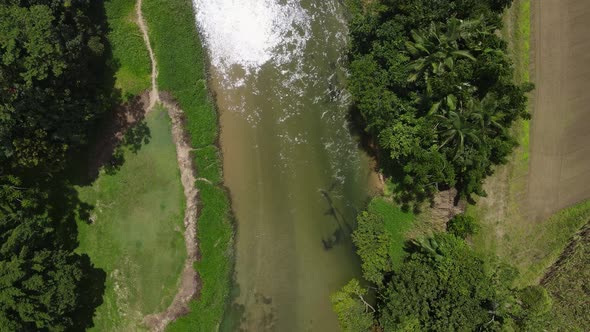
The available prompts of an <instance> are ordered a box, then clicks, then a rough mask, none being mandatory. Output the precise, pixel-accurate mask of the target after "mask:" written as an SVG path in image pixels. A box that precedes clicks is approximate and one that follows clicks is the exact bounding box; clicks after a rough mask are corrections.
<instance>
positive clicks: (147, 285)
mask: <svg viewBox="0 0 590 332" xmlns="http://www.w3.org/2000/svg"><path fill="white" fill-rule="evenodd" d="M105 9H106V14H107V20H108V24H109V32H108V38H109V43H110V45H111V50H112V55H113V62H114V66H115V68H116V72H115V79H116V81H115V88H116V89H118V90H119V91H120V98H121V100H120V102H121V103H123V102H126V101H128V100H130V99H131V98H132V97H134V96H137V95H139V94H140V93H142V92H143V91H145V90H147V89H148V88H149V87H150V84H151V82H150V71H151V65H150V60H149V55H148V51H147V48H146V47H145V44H144V41H143V38H142V36H141V32H140V30H139V27H138V26H137V24H136V13H135V1H134V0H109V1H106V2H105ZM103 125H104V124H103ZM134 129H136V130H131V131H130V132H129V133H132V134H140V136H139V137H134V138H131V136H130V139H126V140H124V142H123V144H122V145H121V146H120V147H118V148H117V149H116V156H117V159H119V161H120V163H119V164H120V165H119V166H117V167H114V168H110V167H106V168H103V169H102V170H101V171H100V173H99V175H98V178H97V179H95V180H94V181H93V183H92V184H90V185H88V186H83V187H78V188H77V190H78V193H79V197H80V199H81V201H83V202H84V203H86V204H87V205H88V206H89V207H91V209H90V211H89V216H85V217H84V218H82V217H81V218H80V220H79V221H78V229H79V235H78V239H79V242H80V246H79V248H78V251H79V252H81V253H86V254H88V255H89V256H90V257H91V259H92V262H93V263H94V264H95V265H96V266H97V267H99V268H101V269H103V270H104V271H105V272H106V274H107V279H106V285H105V293H104V295H103V303H102V305H101V306H100V307H98V308H97V311H96V313H95V317H94V328H93V330H95V331H130V330H133V331H135V330H141V329H143V328H144V327H143V325H142V320H143V317H144V316H145V315H147V314H151V313H155V312H159V311H162V310H164V309H165V308H166V307H167V306H168V305H169V304H170V302H171V301H172V299H173V297H174V295H175V293H176V289H177V286H178V282H179V277H180V275H181V272H182V268H183V265H184V260H185V258H186V249H185V245H184V238H183V232H184V225H183V218H184V204H185V202H184V193H183V188H182V184H181V182H180V171H179V169H178V164H177V161H176V150H175V145H174V142H173V140H172V133H171V124H170V119H169V117H168V114H167V113H166V111H165V110H164V109H163V108H161V107H156V108H155V109H154V110H152V111H151V112H150V114H148V115H147V117H146V119H145V121H141V122H140V123H139V124H138V125H137V127H135V128H134ZM138 138H140V139H139V140H138ZM96 139H98V140H101V139H106V138H101V137H97V138H96ZM126 141H129V142H126ZM131 141H133V142H131ZM125 143H132V144H125Z"/></svg>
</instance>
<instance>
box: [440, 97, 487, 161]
mask: <svg viewBox="0 0 590 332" xmlns="http://www.w3.org/2000/svg"><path fill="white" fill-rule="evenodd" d="M471 106H472V105H471V104H470V103H469V104H468V105H467V106H463V105H461V106H460V107H458V108H457V109H456V110H448V111H447V112H446V114H444V115H441V114H436V115H434V117H435V118H436V119H438V120H439V121H438V123H437V124H436V126H437V129H438V133H439V136H440V137H441V138H442V139H444V141H443V142H442V143H441V144H440V146H439V147H438V149H439V150H440V149H442V148H443V147H445V146H446V145H447V144H449V145H450V146H454V147H455V149H454V150H455V152H454V158H453V159H454V160H455V159H457V158H459V157H461V156H462V155H463V153H464V152H465V146H468V145H469V146H478V145H479V144H481V141H482V140H481V138H480V135H481V128H482V126H481V124H482V119H481V114H479V113H478V112H476V111H474V109H473V108H472V107H471Z"/></svg>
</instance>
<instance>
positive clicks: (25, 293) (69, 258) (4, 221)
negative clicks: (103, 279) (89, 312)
mask: <svg viewBox="0 0 590 332" xmlns="http://www.w3.org/2000/svg"><path fill="white" fill-rule="evenodd" d="M39 195H40V194H39V193H38V192H37V191H35V190H27V189H24V188H19V187H17V186H16V185H15V186H12V187H7V186H3V187H2V188H1V189H0V197H1V198H2V204H1V205H0V243H2V245H1V246H0V326H3V327H4V328H7V329H9V330H12V331H27V330H28V331H30V330H49V331H65V330H67V329H68V328H71V327H73V326H74V324H75V322H74V314H75V312H76V311H77V310H78V309H79V307H80V306H81V303H82V300H81V299H80V296H79V293H78V292H79V290H78V288H79V285H80V283H81V282H82V280H83V278H84V273H83V270H82V259H81V256H79V255H77V254H74V253H72V252H69V251H67V250H63V249H61V248H60V246H59V244H58V243H56V241H55V230H54V224H53V222H52V221H51V220H50V218H49V217H48V214H47V212H46V211H44V209H43V208H42V207H41V206H39V205H38V204H37V200H38V199H39V198H40V196H39Z"/></svg>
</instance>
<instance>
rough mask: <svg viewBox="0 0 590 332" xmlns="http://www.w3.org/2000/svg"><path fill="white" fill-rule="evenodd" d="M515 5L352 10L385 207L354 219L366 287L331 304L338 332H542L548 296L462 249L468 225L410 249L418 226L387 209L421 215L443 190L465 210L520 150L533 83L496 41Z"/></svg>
mask: <svg viewBox="0 0 590 332" xmlns="http://www.w3.org/2000/svg"><path fill="white" fill-rule="evenodd" d="M511 3H512V1H511V0H507V1H494V0H488V1H471V0H459V1H450V0H442V1H436V2H432V1H404V0H401V1H375V2H366V1H357V0H351V1H349V2H348V5H349V9H350V11H351V19H350V22H351V23H350V33H351V37H352V43H351V54H350V56H351V63H350V71H351V77H350V90H351V93H352V95H353V101H354V104H355V108H356V112H358V113H359V114H360V119H361V121H362V122H363V125H364V127H365V129H366V131H367V133H368V134H369V136H370V137H371V139H372V141H373V145H374V146H375V147H376V151H377V152H376V153H377V156H378V160H379V166H380V167H381V168H382V171H383V172H384V173H385V174H386V175H390V176H391V178H392V179H393V185H392V186H391V188H387V189H388V190H386V191H387V192H389V193H391V196H392V198H393V199H391V198H389V197H386V198H375V199H374V200H373V202H371V204H370V205H369V207H368V209H367V211H365V212H362V213H361V214H360V215H359V217H358V228H357V229H356V230H355V232H354V234H353V240H354V242H355V245H356V246H357V252H358V254H359V256H360V257H361V259H362V262H363V265H362V268H363V277H364V279H365V280H366V281H367V282H368V285H367V284H363V283H361V282H359V281H357V280H352V281H351V282H350V283H349V284H347V285H346V286H345V287H344V288H342V289H341V290H340V291H339V292H337V293H335V294H334V295H333V296H332V303H333V307H334V310H335V311H336V313H337V315H338V317H339V321H340V324H341V327H342V328H343V329H344V330H345V331H368V330H383V331H422V330H424V331H434V330H436V331H439V330H470V331H471V330H485V331H496V330H506V329H508V330H525V331H526V330H539V329H540V328H542V327H543V326H546V324H547V316H548V315H547V314H548V313H549V312H550V310H551V303H552V300H551V296H550V295H549V293H548V292H547V290H546V289H545V288H544V287H543V286H541V285H525V286H520V287H518V286H515V280H516V279H517V277H518V270H517V269H515V268H514V267H511V266H510V265H507V264H506V263H505V262H503V261H501V260H499V259H498V258H496V257H495V256H494V255H493V254H490V253H489V252H486V253H482V252H479V251H475V250H474V249H473V248H472V247H471V245H470V244H469V242H468V241H467V240H465V238H468V239H469V238H471V236H473V235H474V234H476V233H477V232H478V230H479V226H478V221H477V220H476V219H475V218H473V217H472V216H470V215H458V216H456V217H454V218H453V219H452V220H450V221H449V223H448V224H447V232H446V233H434V234H432V235H430V236H427V237H422V238H414V239H409V240H406V238H405V236H404V234H405V233H406V231H407V230H408V229H410V228H411V227H412V225H413V224H415V223H416V221H415V220H414V218H412V217H402V216H401V215H400V214H402V213H403V212H401V211H400V209H399V208H397V207H395V204H394V202H397V203H398V204H401V206H402V208H404V209H409V208H412V207H413V208H414V209H415V210H416V211H418V210H419V209H420V207H421V206H422V202H423V201H424V200H428V199H431V198H432V197H433V196H434V195H435V194H436V193H437V192H438V191H440V190H446V189H450V188H453V189H456V192H457V196H456V197H455V202H457V201H459V200H460V199H465V200H468V201H470V202H474V200H473V198H475V197H473V195H479V196H484V195H485V191H484V190H483V182H484V180H485V179H486V177H488V176H489V175H491V174H492V173H493V167H494V166H495V165H499V164H503V163H506V162H507V161H508V157H509V156H510V154H511V152H512V151H513V149H514V148H515V147H516V146H517V143H518V141H519V140H520V137H519V136H518V135H517V134H515V133H514V131H513V130H512V129H511V128H512V127H513V126H514V125H515V124H520V123H521V122H522V121H526V120H527V119H528V118H529V117H530V116H529V114H528V112H527V97H526V93H527V92H528V91H530V90H531V89H532V84H530V83H527V82H525V83H518V84H517V83H515V80H514V75H515V74H514V71H515V68H514V66H513V64H512V61H511V59H510V58H509V56H508V54H507V43H506V42H505V41H504V40H502V38H501V37H500V35H499V34H498V33H497V31H498V30H499V29H501V25H502V18H501V15H502V13H503V11H504V10H505V9H506V8H507V7H509V6H510V5H511ZM376 205H382V206H389V208H380V209H376V208H375V206H376ZM410 215H411V213H410Z"/></svg>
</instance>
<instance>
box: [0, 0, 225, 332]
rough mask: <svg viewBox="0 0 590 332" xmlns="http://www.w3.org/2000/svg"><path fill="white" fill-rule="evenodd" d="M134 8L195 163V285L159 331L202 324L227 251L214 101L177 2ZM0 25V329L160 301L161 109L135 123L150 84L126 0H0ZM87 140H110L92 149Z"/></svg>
mask: <svg viewBox="0 0 590 332" xmlns="http://www.w3.org/2000/svg"><path fill="white" fill-rule="evenodd" d="M144 6H145V9H146V12H147V13H146V16H147V17H148V21H149V23H150V24H151V25H153V28H152V26H150V34H151V35H152V37H153V41H154V44H155V51H156V56H157V57H158V60H160V76H159V83H160V86H161V87H162V88H163V89H166V90H167V91H168V92H170V94H171V95H172V96H173V97H174V98H176V99H177V100H178V103H179V104H180V106H181V107H182V108H183V109H184V110H185V112H186V120H187V121H186V125H187V131H188V132H189V134H190V135H191V142H192V144H193V146H194V148H195V152H197V151H198V153H196V154H195V161H196V164H197V166H198V168H199V175H200V178H199V189H200V190H199V192H200V203H201V206H200V208H199V210H200V215H199V223H200V225H199V230H198V231H199V242H200V250H201V253H202V254H203V257H204V258H203V259H202V260H201V261H200V262H198V263H197V266H196V267H195V268H197V269H198V272H199V275H200V277H201V281H202V283H203V291H202V292H201V294H200V295H201V296H200V298H199V299H200V300H198V301H197V300H195V301H194V302H193V306H192V308H191V309H192V311H191V314H190V315H188V316H187V317H186V318H185V319H184V320H181V321H179V322H178V323H177V324H176V325H174V326H171V327H170V329H171V330H175V329H179V330H186V326H187V324H190V325H191V328H192V329H195V328H197V329H199V330H202V331H211V330H212V329H214V328H215V326H216V325H218V324H219V320H220V319H221V316H222V312H223V307H224V305H225V303H226V298H227V296H228V292H229V279H230V271H231V259H230V258H231V254H232V253H231V247H230V243H231V239H232V227H231V224H230V222H229V220H230V219H229V200H228V198H227V196H226V193H225V190H224V188H223V187H222V185H221V167H220V161H219V155H218V152H217V148H216V146H215V143H216V136H217V121H216V112H215V109H214V108H213V106H212V103H211V102H210V99H209V96H208V93H207V88H206V76H205V72H204V70H203V68H204V62H203V61H204V55H203V51H202V49H201V46H200V42H199V40H198V36H197V32H196V28H195V26H194V21H193V10H192V6H191V3H190V2H189V1H176V2H174V1H168V2H163V1H149V2H148V1H146V3H145V4H144ZM162 6H163V7H162ZM166 10H170V11H166ZM178 17H182V18H184V23H186V24H184V25H179V24H178V20H177V18H178ZM0 32H1V36H0V59H1V63H0V81H1V83H2V85H1V86H2V88H1V89H0V114H2V116H1V121H0V128H1V130H0V141H1V142H0V145H1V146H2V148H1V153H0V158H1V159H2V163H1V166H0V181H1V182H0V188H1V191H0V195H1V196H2V203H1V204H0V234H1V235H0V236H1V237H2V247H1V252H0V264H1V266H2V268H1V269H0V270H1V271H0V281H1V283H2V285H3V286H2V290H0V326H2V327H3V328H6V329H8V330H15V331H17V330H49V331H63V330H85V329H88V328H92V327H94V328H96V329H98V330H112V329H113V328H129V329H136V328H140V327H141V325H142V322H141V320H142V318H143V317H142V316H143V315H145V314H148V313H151V312H152V311H155V310H162V309H163V308H164V306H166V305H167V302H168V301H170V300H171V297H172V296H173V295H174V294H172V292H173V290H174V286H175V285H176V284H177V279H178V276H179V275H180V272H179V271H180V269H181V267H182V261H183V258H184V256H185V255H186V254H185V253H184V252H183V251H184V250H183V248H182V247H183V243H182V237H181V236H180V234H179V232H178V231H177V230H178V229H181V228H182V223H181V218H182V209H184V208H185V206H184V204H183V202H182V191H181V190H180V180H179V176H178V171H177V169H176V170H175V168H177V167H178V165H175V158H173V154H171V153H173V150H174V145H173V144H172V141H171V137H170V124H169V120H168V117H167V116H166V115H165V113H163V112H162V111H161V110H160V109H159V108H158V107H156V108H155V110H153V111H152V112H151V113H150V114H149V116H148V118H147V121H145V120H146V119H144V113H145V109H146V105H144V102H145V101H144V100H142V99H141V98H139V96H138V94H139V93H141V92H142V91H145V90H146V89H147V88H148V87H149V85H150V62H149V56H148V52H147V49H146V47H145V45H144V41H143V40H142V38H141V35H140V33H139V29H138V27H137V25H136V15H135V1H129V0H112V1H108V2H106V3H104V4H103V3H102V2H93V3H90V2H88V1H84V0H72V1H66V2H64V1H18V0H14V1H12V0H9V1H2V2H0ZM170 32H171V34H168V33H170ZM174 38H177V39H174ZM167 43H171V44H177V45H174V47H171V46H170V44H167ZM169 52H174V56H170V53H169ZM177 52H178V53H177ZM179 54H180V55H182V56H179ZM178 59H183V61H184V62H182V66H179V65H178V63H177V62H176V61H177V60H178ZM179 72H181V74H179ZM187 80H188V81H187ZM119 105H122V106H119ZM130 117H131V118H133V119H131V118H130ZM130 119H131V120H130ZM105 132H106V134H107V136H109V137H107V138H108V139H107V140H104V138H105V137H102V136H105V135H104V134H105ZM111 136H112V137H111ZM119 136H120V137H119ZM153 140H157V142H154V141H153ZM95 145H96V146H98V149H99V150H101V149H102V148H104V146H105V145H106V146H107V147H110V149H111V150H109V148H107V149H106V152H105V153H106V154H105V156H102V153H95V152H97V151H95V149H94V146H95ZM111 145H112V146H111ZM144 146H145V147H144ZM101 147H102V148H101ZM99 152H101V151H99ZM102 152H104V151H102ZM111 154H112V156H111ZM99 157H100V158H99ZM102 157H105V158H102ZM163 158H164V159H166V160H163ZM95 159H100V160H95ZM102 159H104V160H102ZM87 163H90V164H92V165H86V164H87ZM87 168H90V170H88V169H87ZM153 172H157V174H153ZM150 173H151V174H153V175H149V174H150ZM146 174H147V176H146ZM146 179H149V180H150V182H149V183H148V182H146V181H145V180H146ZM154 181H156V182H155V183H154ZM122 184H124V186H122ZM159 190H160V191H161V190H166V191H167V192H166V194H164V196H165V197H166V198H165V199H160V197H161V196H162V195H163V194H162V193H158V191H159ZM136 198H137V199H139V200H140V201H141V199H147V200H149V203H148V202H145V203H141V202H140V203H138V201H137V200H136ZM146 204H147V205H150V204H151V205H150V206H151V207H153V210H150V209H147V208H146V209H143V208H142V207H143V206H145V205H146ZM146 215H149V217H145V216H146ZM105 218H106V219H105ZM156 219H157V220H158V222H157V223H155V224H154V223H153V221H154V220H156ZM95 220H96V221H97V222H96V223H94V221H95ZM85 222H87V224H86V223H85ZM146 222H147V223H148V224H147V225H146V224H144V223H146ZM146 226H149V227H146ZM126 227H133V229H126ZM78 228H79V229H80V234H78ZM146 230H147V233H146ZM137 231H141V232H143V236H139V237H137V235H138V234H137ZM134 234H135V235H134ZM162 237H165V238H166V239H165V240H163V239H162ZM78 241H79V242H78ZM160 249H161V250H160ZM146 252H156V253H157V254H155V255H153V256H152V257H151V259H146V256H145V253H146ZM121 253H123V255H121ZM89 256H90V257H89ZM123 256H125V257H123ZM127 256H128V257H127ZM121 259H123V260H127V261H128V263H129V264H128V267H129V269H130V270H129V269H125V268H121V266H119V264H120V263H121ZM154 260H155V262H154ZM93 262H95V263H96V264H97V265H98V266H100V267H101V268H96V267H94V265H93ZM154 263H155V264H158V266H157V267H154V266H150V264H154ZM103 269H104V270H103ZM105 270H106V271H105ZM142 271H143V272H142ZM150 271H152V272H154V273H151V274H150ZM128 272H129V273H128ZM136 272H140V274H137V273H136ZM107 273H108V274H107ZM146 278H147V279H146ZM153 283H157V284H158V285H159V286H158V287H154V284H153ZM121 296H123V299H122V300H121ZM121 301H122V302H121ZM97 308H98V309H97ZM206 313H209V314H208V315H207V314H206ZM113 314H114V315H115V316H113ZM138 314H139V315H138ZM196 317H198V320H197V319H196Z"/></svg>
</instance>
